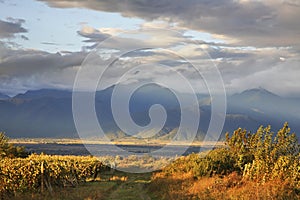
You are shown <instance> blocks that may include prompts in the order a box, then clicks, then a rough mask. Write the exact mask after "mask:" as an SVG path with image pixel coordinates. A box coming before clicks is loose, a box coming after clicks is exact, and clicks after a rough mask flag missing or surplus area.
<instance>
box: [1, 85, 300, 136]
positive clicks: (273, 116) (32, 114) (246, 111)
mask: <svg viewBox="0 0 300 200" xmlns="http://www.w3.org/2000/svg"><path fill="white" fill-rule="evenodd" d="M113 89H114V86H112V87H109V88H106V89H104V90H100V91H97V92H96V95H95V108H96V113H97V116H98V121H99V123H100V125H101V127H102V128H103V130H104V131H105V132H106V133H107V135H109V136H110V137H112V138H122V137H126V136H127V135H126V134H125V133H123V132H121V131H120V129H119V128H118V126H117V124H116V123H115V121H114V118H113V115H112V111H111V95H112V91H113ZM124 90H126V88H124ZM124 92H126V91H124ZM299 100H300V99H296V98H286V97H281V96H278V95H276V94H274V93H272V92H270V91H267V90H265V89H263V88H255V89H250V90H246V91H243V92H241V93H237V94H234V95H232V96H229V97H227V114H226V120H225V125H224V128H223V131H222V133H223V135H222V136H224V133H225V132H227V131H228V132H232V131H233V130H235V129H237V128H239V127H241V128H245V129H247V130H249V131H256V130H257V128H258V127H259V126H260V125H264V126H266V125H269V124H270V125H271V126H272V128H273V130H274V131H276V130H278V129H279V128H280V127H282V125H283V123H284V122H286V121H287V122H289V125H290V127H291V129H292V131H294V132H296V133H298V134H300V123H299V121H300V107H299V102H300V101H299ZM198 101H199V105H200V107H199V110H200V113H201V120H200V122H199V130H198V134H197V139H199V140H201V139H202V138H203V137H204V135H205V132H206V131H207V128H208V125H209V121H210V116H211V113H210V112H211V104H210V102H211V101H210V96H209V95H206V94H202V95H198ZM154 104H161V105H162V106H163V107H164V108H165V109H166V112H167V116H168V117H167V121H166V123H165V125H164V127H163V129H162V130H161V131H160V132H159V134H157V135H156V136H155V137H156V138H160V139H170V138H172V137H173V136H174V135H175V134H174V133H176V130H177V128H178V126H179V124H180V116H181V111H180V105H179V102H178V100H177V99H176V96H175V95H174V94H173V93H172V92H171V91H170V90H168V89H166V88H163V87H161V86H158V85H148V86H146V87H143V88H141V89H139V90H137V91H136V92H135V93H134V94H133V95H132V97H131V100H130V105H129V109H130V114H131V116H132V119H133V120H134V121H135V123H137V124H138V125H141V126H143V125H147V124H148V123H149V122H150V118H149V115H148V112H149V108H150V107H151V105H154ZM0 130H1V131H4V132H5V133H6V134H7V135H8V136H9V137H12V138H24V137H48V138H51V137H53V138H77V137H78V134H77V132H76V128H75V125H74V121H73V115H72V92H71V91H67V90H55V89H41V90H34V91H27V92H26V93H24V94H18V95H16V96H14V97H8V96H6V95H4V94H0ZM141 134H147V132H146V133H141ZM182 137H183V138H181V139H188V138H187V137H189V136H188V134H186V135H183V136H182Z"/></svg>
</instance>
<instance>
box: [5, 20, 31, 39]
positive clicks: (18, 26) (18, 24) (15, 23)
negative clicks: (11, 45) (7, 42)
mask: <svg viewBox="0 0 300 200" xmlns="http://www.w3.org/2000/svg"><path fill="white" fill-rule="evenodd" d="M7 20H8V21H3V20H0V38H10V37H14V35H15V34H17V33H26V32H28V31H27V29H25V28H23V27H22V24H23V23H24V22H25V20H23V19H13V18H8V19H7ZM24 37H25V36H24Z"/></svg>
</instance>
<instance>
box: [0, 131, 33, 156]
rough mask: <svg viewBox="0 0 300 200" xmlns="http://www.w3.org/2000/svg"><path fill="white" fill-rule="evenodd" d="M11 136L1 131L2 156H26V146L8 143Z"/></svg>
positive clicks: (0, 145)
mask: <svg viewBox="0 0 300 200" xmlns="http://www.w3.org/2000/svg"><path fill="white" fill-rule="evenodd" d="M8 141H9V138H8V137H7V136H5V135H4V133H2V132H0V158H4V157H9V158H14V157H21V158H25V157H27V156H28V153H27V152H26V151H25V148H24V147H18V146H14V145H13V144H10V143H8Z"/></svg>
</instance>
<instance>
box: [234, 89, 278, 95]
mask: <svg viewBox="0 0 300 200" xmlns="http://www.w3.org/2000/svg"><path fill="white" fill-rule="evenodd" d="M237 95H242V96H272V97H278V95H276V94H274V93H273V92H270V91H269V90H266V89H265V88H262V87H258V88H252V89H248V90H245V91H243V92H241V93H239V94H237Z"/></svg>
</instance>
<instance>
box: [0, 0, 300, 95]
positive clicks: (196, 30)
mask: <svg viewBox="0 0 300 200" xmlns="http://www.w3.org/2000/svg"><path fill="white" fill-rule="evenodd" d="M299 19H300V2H299V1H298V0H264V1H260V0H251V1H250V0H220V1H208V0H152V1H145V0H134V1H130V0H122V1H120V0H109V1H107V0H87V1H81V0H39V1H34V0H0V92H1V93H4V94H8V95H10V96H13V95H16V94H18V93H22V92H25V91H27V90H36V89H41V88H56V89H72V88H73V85H74V81H75V78H76V75H77V73H78V72H79V71H80V69H82V68H85V69H86V70H85V71H86V73H87V75H86V76H85V77H86V80H85V81H84V82H83V83H82V84H83V88H84V87H88V86H89V81H90V80H93V79H97V77H96V74H95V71H96V69H95V68H103V69H104V68H105V69H106V68H107V66H104V64H105V62H104V61H105V56H104V55H108V54H109V56H110V57H114V56H117V55H118V53H115V52H116V51H117V52H118V51H120V50H122V51H124V50H128V49H131V50H132V49H135V48H140V47H144V48H149V49H148V50H135V51H133V50H132V52H130V53H128V54H126V55H123V57H122V59H118V61H117V62H115V63H114V64H113V65H111V66H110V67H109V68H107V70H106V71H105V76H103V78H102V79H101V81H103V85H102V87H109V86H110V85H114V84H116V83H117V82H118V80H120V77H122V80H125V79H126V81H124V83H125V82H126V83H127V84H133V83H137V82H143V81H145V80H152V81H160V82H163V83H165V84H171V85H174V86H175V85H176V86H175V87H176V88H179V90H182V91H184V90H185V88H183V87H181V86H182V85H183V84H181V83H179V82H178V81H176V80H178V79H176V75H175V74H176V73H181V74H182V75H183V76H184V77H185V79H186V80H187V81H188V82H189V83H190V84H192V85H197V86H199V88H200V89H199V91H202V90H203V89H202V87H203V88H204V87H205V82H204V79H203V77H201V76H196V75H195V74H197V73H196V71H195V69H194V68H193V67H192V66H191V63H192V64H194V63H197V64H198V65H199V67H200V68H201V70H202V71H203V73H204V74H209V73H210V69H211V66H212V65H214V66H216V67H217V69H218V70H219V72H220V75H221V77H222V81H223V83H224V87H225V89H226V92H227V93H228V94H232V93H236V92H241V91H243V90H246V89H251V88H257V87H263V88H265V89H267V90H270V91H272V92H274V93H276V94H279V95H283V96H292V97H299V96H300V78H299V77H300V20H299ZM95 52H97V53H98V54H99V53H100V54H101V55H99V57H97V58H98V59H100V61H97V65H93V66H89V64H90V63H89V60H87V59H91V58H93V56H90V55H91V54H92V55H93V54H95ZM170 52H171V53H170ZM98 54H97V55H98ZM101 59H103V60H101ZM149 63H151V64H152V65H153V68H151V67H150V70H149V67H145V66H144V65H145V64H149ZM154 65H156V66H154ZM143 66H144V68H143ZM157 66H160V67H161V68H159V67H157ZM135 67H137V68H136V69H138V70H135V71H133V72H132V73H131V74H130V73H129V71H130V70H129V69H133V68H135ZM144 69H145V70H144ZM146 69H147V70H146ZM166 69H167V70H166ZM171 71H172V72H174V71H175V72H176V73H171ZM211 73H212V72H211ZM173 74H174V75H173ZM212 75H213V74H212ZM124 77H125V78H124ZM100 89H102V88H101V87H100Z"/></svg>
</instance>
